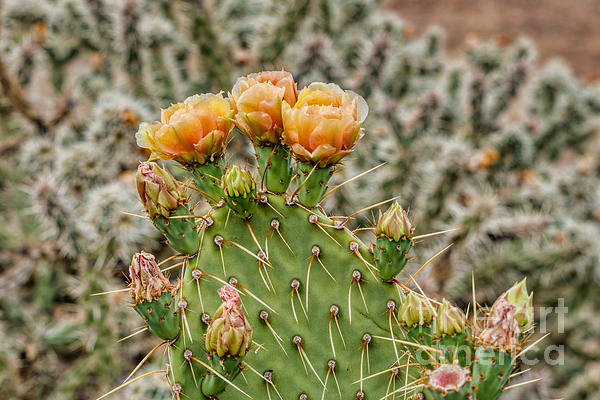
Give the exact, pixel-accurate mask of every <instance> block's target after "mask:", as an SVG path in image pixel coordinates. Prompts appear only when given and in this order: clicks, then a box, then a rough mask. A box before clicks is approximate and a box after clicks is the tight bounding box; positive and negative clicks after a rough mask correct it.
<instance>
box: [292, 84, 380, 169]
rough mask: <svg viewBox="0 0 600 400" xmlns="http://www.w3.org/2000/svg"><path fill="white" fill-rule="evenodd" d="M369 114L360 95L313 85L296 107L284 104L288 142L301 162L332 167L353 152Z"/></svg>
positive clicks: (330, 85) (303, 90) (340, 89)
mask: <svg viewBox="0 0 600 400" xmlns="http://www.w3.org/2000/svg"><path fill="white" fill-rule="evenodd" d="M368 112H369V108H368V106H367V103H366V102H365V100H364V99H363V98H362V97H361V96H359V95H358V94H356V93H354V92H352V91H350V90H343V89H342V88H340V87H339V86H338V85H336V84H333V83H329V84H325V83H321V82H313V83H311V84H310V85H309V86H308V87H306V88H304V89H302V91H301V92H300V93H299V95H298V101H297V102H296V104H295V105H291V104H289V103H287V102H284V103H283V126H284V134H283V135H284V142H285V143H286V144H287V145H288V146H290V148H291V149H292V151H293V152H294V154H295V155H296V158H297V159H298V160H300V161H307V162H312V163H315V164H318V165H319V166H320V167H327V166H332V165H334V164H336V163H338V162H339V161H340V160H341V159H342V158H343V157H344V156H346V155H347V154H349V153H351V152H352V150H351V148H352V146H354V144H355V143H356V141H357V140H358V139H359V137H360V133H361V126H362V123H363V122H364V120H365V118H366V117H367V113H368Z"/></svg>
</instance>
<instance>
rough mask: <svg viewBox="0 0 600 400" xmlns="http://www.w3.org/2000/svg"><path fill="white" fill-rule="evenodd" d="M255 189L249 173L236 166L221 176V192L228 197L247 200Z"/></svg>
mask: <svg viewBox="0 0 600 400" xmlns="http://www.w3.org/2000/svg"><path fill="white" fill-rule="evenodd" d="M255 189H256V184H255V183H254V179H253V178H252V175H251V174H250V172H248V171H246V170H243V169H241V168H240V167H238V166H237V165H234V166H233V167H231V168H229V169H228V170H227V172H225V175H224V176H223V191H224V192H225V195H227V196H228V197H242V198H248V197H249V196H251V195H252V194H253V193H254V192H255Z"/></svg>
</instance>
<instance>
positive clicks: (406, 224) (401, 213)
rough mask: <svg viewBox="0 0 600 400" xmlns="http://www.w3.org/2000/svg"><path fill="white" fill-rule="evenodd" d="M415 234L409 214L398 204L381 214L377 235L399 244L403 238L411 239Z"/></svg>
mask: <svg viewBox="0 0 600 400" xmlns="http://www.w3.org/2000/svg"><path fill="white" fill-rule="evenodd" d="M413 232H414V228H413V227H412V224H411V223H410V220H409V219H408V213H407V212H406V211H405V210H404V209H402V207H401V206H400V205H399V204H398V203H397V202H394V204H392V206H391V207H390V208H389V209H388V210H387V211H386V212H384V213H383V214H382V213H381V211H380V212H379V221H378V222H377V227H376V229H375V235H377V236H381V235H384V236H387V237H388V238H390V239H393V240H394V241H396V242H399V241H400V240H401V239H403V238H408V239H410V238H411V237H412V234H413Z"/></svg>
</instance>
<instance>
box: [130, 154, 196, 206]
mask: <svg viewBox="0 0 600 400" xmlns="http://www.w3.org/2000/svg"><path fill="white" fill-rule="evenodd" d="M136 185H137V190H138V194H139V196H140V199H141V201H142V203H143V204H144V207H145V208H146V211H147V212H148V214H149V215H150V218H154V217H155V216H157V215H163V216H164V217H168V216H169V215H170V213H171V211H174V210H175V209H176V208H177V207H178V206H179V204H181V203H184V202H185V201H186V200H187V196H186V193H185V191H184V190H183V187H182V186H181V184H180V183H179V182H177V181H176V180H175V178H173V176H172V175H171V173H170V172H169V171H168V170H167V169H166V168H165V167H163V168H161V167H159V166H158V165H157V164H155V163H153V162H144V163H141V164H140V166H139V167H138V171H137V175H136Z"/></svg>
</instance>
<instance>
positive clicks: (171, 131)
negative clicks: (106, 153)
mask: <svg viewBox="0 0 600 400" xmlns="http://www.w3.org/2000/svg"><path fill="white" fill-rule="evenodd" d="M233 112H234V111H233V108H232V107H231V104H230V103H229V101H228V100H227V99H224V98H223V95H222V94H220V93H219V94H212V93H209V94H202V95H195V96H191V97H188V98H187V99H185V101H184V102H183V103H177V104H173V105H172V106H171V107H169V108H167V109H164V110H162V112H161V121H160V122H151V123H147V122H144V123H142V124H141V125H140V127H139V130H138V132H137V133H136V140H137V144H138V146H140V147H142V148H145V149H149V150H150V151H152V157H153V158H161V159H163V160H171V159H174V160H177V161H179V162H182V163H185V164H195V163H198V164H205V163H206V162H208V161H212V160H213V159H214V158H215V157H220V156H222V155H223V151H224V150H225V144H226V139H227V136H228V135H229V133H230V132H231V130H232V129H233V122H232V120H231V119H232V117H233Z"/></svg>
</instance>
